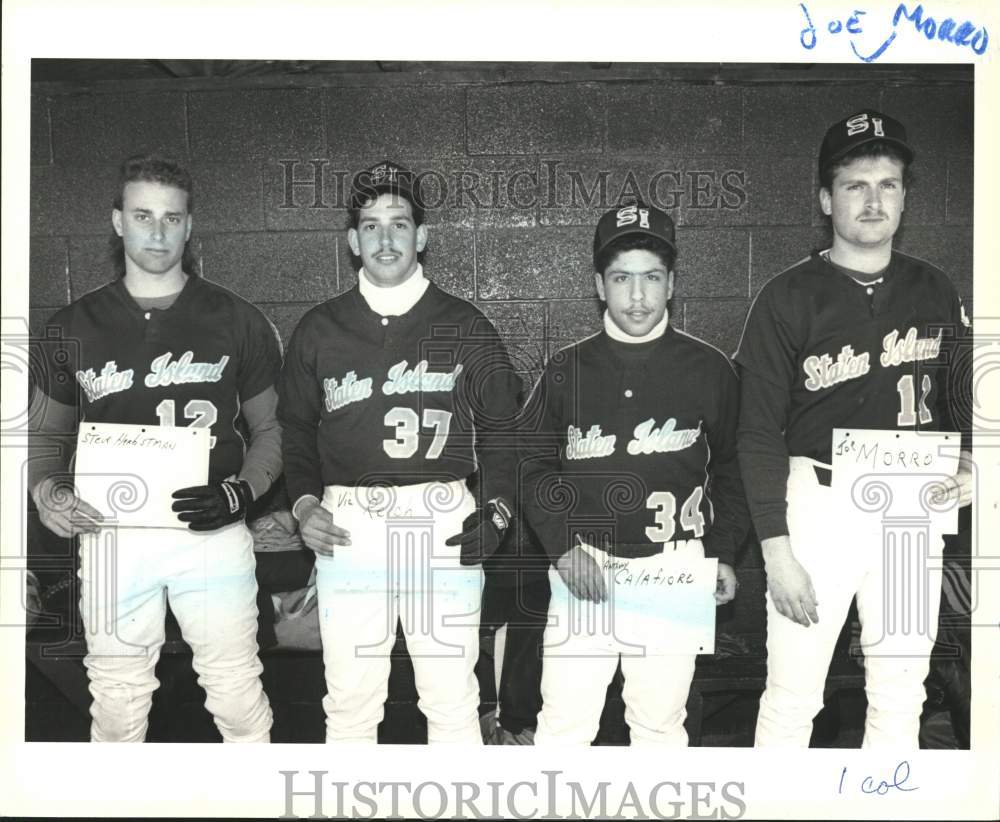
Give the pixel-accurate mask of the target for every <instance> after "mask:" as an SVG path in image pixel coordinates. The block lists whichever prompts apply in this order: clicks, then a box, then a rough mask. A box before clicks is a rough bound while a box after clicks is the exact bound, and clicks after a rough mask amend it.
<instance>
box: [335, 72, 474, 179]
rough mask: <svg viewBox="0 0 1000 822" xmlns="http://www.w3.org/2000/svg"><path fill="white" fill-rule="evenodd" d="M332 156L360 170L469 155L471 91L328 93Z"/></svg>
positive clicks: (453, 88) (350, 89)
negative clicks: (387, 163)
mask: <svg viewBox="0 0 1000 822" xmlns="http://www.w3.org/2000/svg"><path fill="white" fill-rule="evenodd" d="M324 95H325V96H324V99H325V106H326V108H325V111H326V137H327V141H328V156H330V157H336V158H352V159H353V160H354V161H355V166H354V167H353V168H354V170H357V169H360V168H367V167H368V166H370V165H372V164H374V163H377V162H378V161H379V160H382V159H385V158H389V159H391V160H395V161H396V162H399V163H403V164H404V165H405V164H407V162H408V161H410V160H412V159H413V158H420V157H438V156H449V155H458V154H463V153H464V152H465V90H464V89H463V88H461V87H458V86H391V87H383V88H357V87H344V88H335V89H329V90H327V91H326V92H324Z"/></svg>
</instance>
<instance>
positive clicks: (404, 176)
mask: <svg viewBox="0 0 1000 822" xmlns="http://www.w3.org/2000/svg"><path fill="white" fill-rule="evenodd" d="M419 188H420V186H419V184H418V181H417V179H416V178H415V177H414V175H413V172H412V171H410V170H409V169H407V168H403V166H401V165H399V164H398V163H394V162H392V160H383V161H382V162H380V163H376V164H375V165H373V166H372V167H371V168H366V169H365V170H364V171H359V172H358V173H357V174H355V175H354V180H353V182H352V183H351V208H364V207H365V204H366V203H368V201H369V200H373V199H375V198H376V197H378V195H379V194H385V193H390V194H396V195H398V196H400V197H403V198H405V199H406V200H408V201H409V203H410V205H411V206H412V207H413V210H414V212H418V211H422V209H423V204H422V203H421V201H420V191H419Z"/></svg>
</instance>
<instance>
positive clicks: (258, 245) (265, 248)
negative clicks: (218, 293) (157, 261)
mask: <svg viewBox="0 0 1000 822" xmlns="http://www.w3.org/2000/svg"><path fill="white" fill-rule="evenodd" d="M202 254H203V258H202V272H203V274H204V275H205V277H206V278H207V279H209V280H213V281H214V282H217V283H219V284H220V285H224V286H225V287H226V288H229V289H232V290H233V291H235V292H236V293H237V294H239V295H240V296H242V297H243V298H245V299H247V300H250V301H251V302H254V303H256V302H308V301H312V302H321V301H322V300H326V299H328V298H329V297H332V296H333V295H334V294H336V293H337V238H336V235H335V234H333V233H332V232H331V233H320V232H311V233H308V234H298V233H292V232H285V233H280V234H275V233H264V234H215V235H212V236H209V237H206V238H205V240H204V243H203V247H202Z"/></svg>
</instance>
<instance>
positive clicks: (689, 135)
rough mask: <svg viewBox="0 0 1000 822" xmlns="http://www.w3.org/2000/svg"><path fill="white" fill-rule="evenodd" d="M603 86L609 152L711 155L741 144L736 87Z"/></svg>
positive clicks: (739, 112)
mask: <svg viewBox="0 0 1000 822" xmlns="http://www.w3.org/2000/svg"><path fill="white" fill-rule="evenodd" d="M607 88H608V91H607V95H608V104H607V121H608V138H607V146H608V151H609V152H647V151H656V152H661V153H663V154H669V155H673V156H681V155H708V156H712V155H717V154H728V153H737V152H739V150H740V142H741V140H740V134H741V128H742V123H741V118H742V99H741V92H740V89H738V88H720V87H716V86H698V87H679V86H673V85H669V86H668V85H665V84H659V83H657V84H649V83H641V84H632V85H626V84H613V85H609V86H608V87H607Z"/></svg>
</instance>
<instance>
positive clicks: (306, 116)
mask: <svg viewBox="0 0 1000 822" xmlns="http://www.w3.org/2000/svg"><path fill="white" fill-rule="evenodd" d="M254 102H255V112H254V113H255V117H256V120H257V122H258V123H259V135H260V150H261V151H262V152H263V153H264V154H265V155H266V156H267V157H289V158H298V159H302V160H308V159H311V158H314V157H322V156H323V155H324V154H325V152H326V132H325V124H324V122H323V93H322V92H321V91H319V90H318V89H290V88H284V89H263V90H261V91H260V92H259V93H258V96H257V97H256V99H255V101H254Z"/></svg>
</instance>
